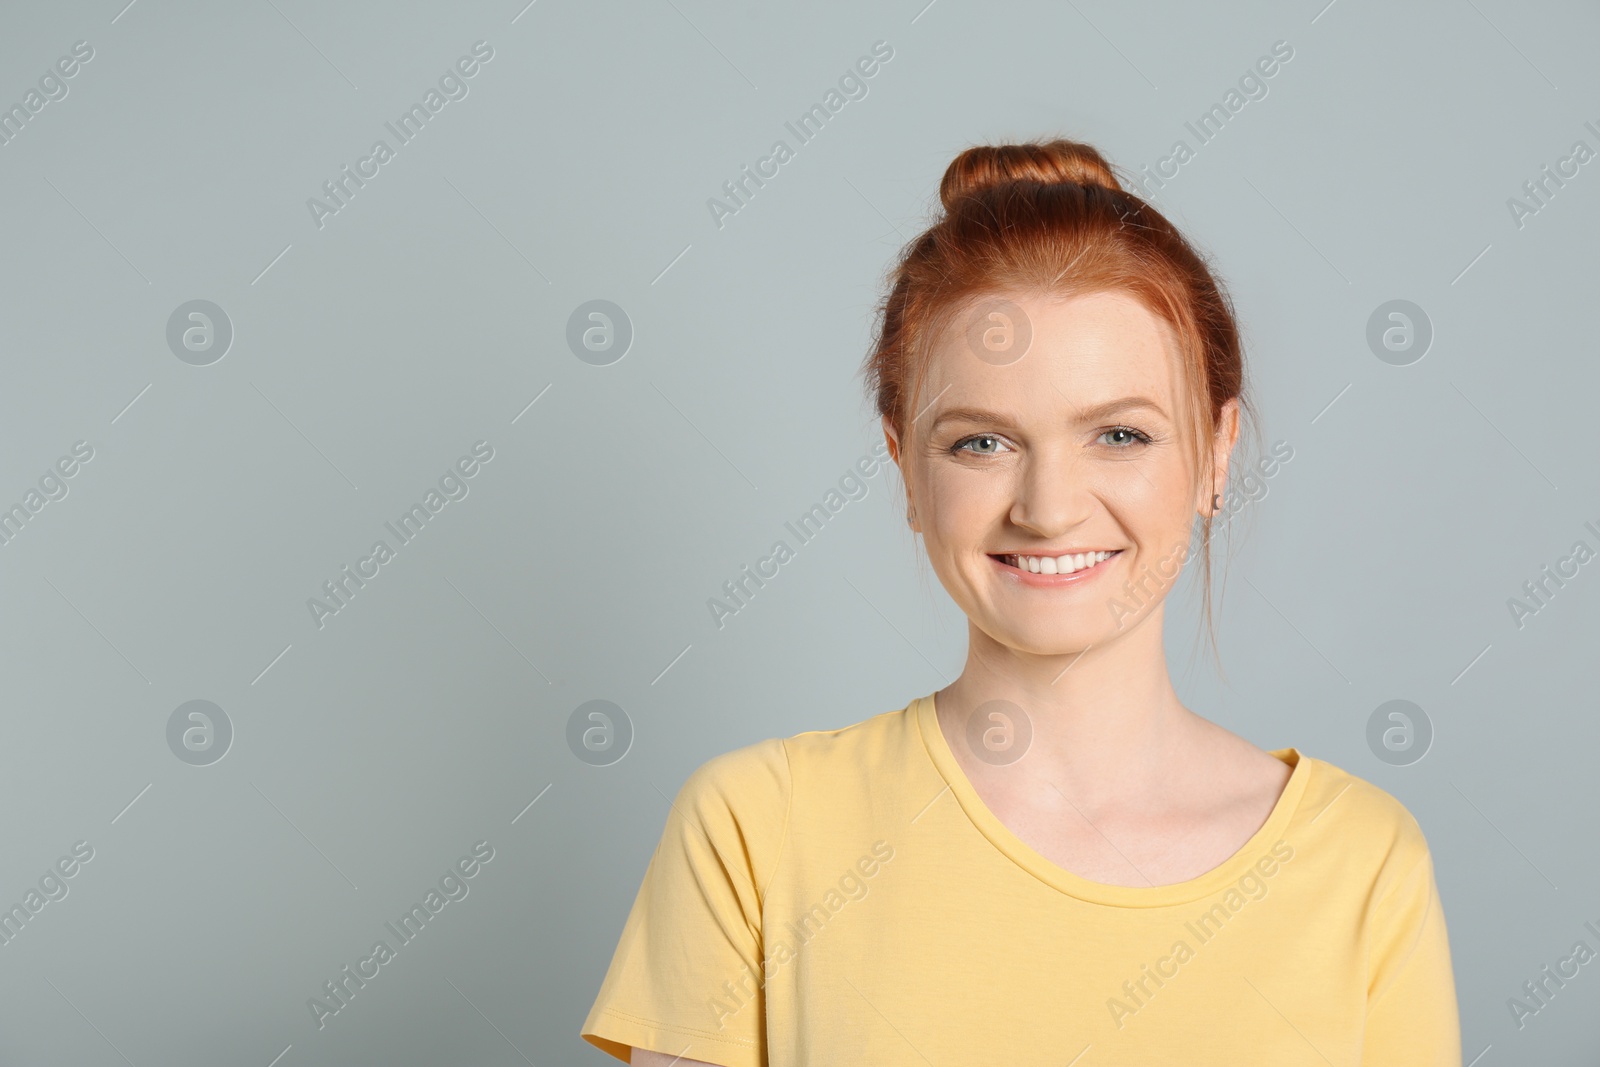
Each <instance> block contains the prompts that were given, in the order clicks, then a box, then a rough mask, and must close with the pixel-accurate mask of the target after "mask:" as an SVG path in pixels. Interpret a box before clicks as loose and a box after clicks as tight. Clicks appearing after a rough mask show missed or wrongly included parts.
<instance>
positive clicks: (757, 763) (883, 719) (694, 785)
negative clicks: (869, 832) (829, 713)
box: [677, 706, 917, 816]
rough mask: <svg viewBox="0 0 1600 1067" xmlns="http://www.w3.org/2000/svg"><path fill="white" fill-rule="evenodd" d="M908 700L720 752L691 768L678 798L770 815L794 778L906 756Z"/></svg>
mask: <svg viewBox="0 0 1600 1067" xmlns="http://www.w3.org/2000/svg"><path fill="white" fill-rule="evenodd" d="M916 729H917V726H916V723H915V722H914V721H912V720H911V718H910V715H909V706H908V707H907V708H901V709H898V710H896V711H888V712H883V713H882V714H878V715H874V716H872V717H870V718H867V719H863V720H861V721H859V722H856V723H852V724H850V725H848V726H843V727H839V728H836V729H824V730H806V731H803V732H801V733H796V734H791V735H789V736H787V737H771V738H767V739H766V740H763V741H757V742H755V743H754V744H749V745H745V746H743V747H741V748H736V749H733V750H732V751H729V752H724V753H721V754H720V755H716V756H713V757H711V758H710V759H708V760H706V761H705V762H704V763H701V764H700V765H699V766H698V767H696V768H695V769H694V771H693V772H691V773H690V775H689V777H688V778H687V780H685V782H684V784H683V788H682V790H680V792H679V798H678V801H677V803H678V804H679V805H680V806H686V811H685V813H686V814H687V813H688V809H689V808H690V807H692V808H693V809H695V810H697V811H700V812H702V813H704V814H709V813H711V812H714V811H717V810H723V811H730V812H735V813H738V812H749V813H752V814H760V815H767V816H770V815H771V814H772V813H773V812H774V811H775V810H778V809H787V807H788V806H789V804H790V801H791V799H792V797H793V795H794V793H795V792H796V789H797V784H798V785H802V786H814V785H817V784H819V783H820V784H826V783H827V782H829V781H832V782H835V783H838V784H843V783H845V782H846V781H860V780H861V779H862V778H863V777H866V776H867V772H870V770H871V769H872V768H873V767H874V765H875V764H879V763H886V762H889V761H895V762H898V763H900V764H904V762H905V752H906V748H905V746H906V743H907V742H908V740H912V739H915V735H914V731H915V730H916Z"/></svg>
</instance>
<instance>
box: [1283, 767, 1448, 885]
mask: <svg viewBox="0 0 1600 1067" xmlns="http://www.w3.org/2000/svg"><path fill="white" fill-rule="evenodd" d="M1300 758H1301V759H1303V760H1307V761H1309V763H1310V766H1309V767H1307V768H1306V769H1307V770H1308V771H1310V772H1311V774H1310V775H1309V777H1308V779H1307V782H1306V791H1305V795H1304V796H1303V797H1302V798H1301V801H1300V810H1299V812H1298V813H1297V815H1298V818H1297V819H1296V820H1295V822H1296V824H1297V826H1296V828H1297V829H1298V828H1304V829H1303V832H1304V833H1305V834H1306V836H1307V837H1308V838H1310V839H1313V840H1319V839H1320V840H1324V841H1325V840H1327V835H1333V836H1334V837H1336V838H1337V841H1336V845H1337V848H1338V850H1339V851H1340V853H1341V854H1342V855H1344V857H1345V858H1346V861H1347V862H1349V863H1352V864H1353V865H1354V866H1356V867H1357V868H1361V869H1366V870H1368V871H1370V872H1371V873H1372V876H1373V885H1372V889H1373V892H1374V893H1375V895H1376V896H1377V897H1379V898H1381V897H1383V896H1385V895H1387V893H1388V891H1389V890H1390V889H1392V888H1394V886H1395V885H1397V884H1398V883H1399V882H1400V881H1401V880H1402V879H1404V878H1406V877H1407V876H1409V875H1411V874H1413V873H1416V872H1418V871H1419V869H1422V868H1423V865H1424V864H1429V865H1430V866H1429V867H1428V868H1427V870H1428V871H1429V873H1431V856H1430V853H1429V849H1428V839H1427V835H1426V834H1424V832H1423V829H1422V825H1421V824H1420V823H1419V822H1418V821H1417V819H1416V816H1414V815H1413V814H1412V813H1411V811H1410V809H1408V808H1407V807H1406V806H1405V804H1403V803H1402V802H1401V801H1400V799H1399V798H1398V797H1396V796H1394V795H1393V794H1392V793H1390V792H1388V791H1387V790H1385V789H1383V788H1382V787H1380V786H1377V785H1375V784H1373V783H1372V782H1369V781H1367V780H1366V779H1365V778H1362V777H1360V776H1358V775H1355V774H1352V773H1350V772H1349V771H1347V770H1345V769H1344V768H1343V767H1340V766H1339V765H1337V764H1334V763H1330V762H1328V761H1327V760H1323V759H1318V758H1316V757H1313V756H1306V755H1304V754H1302V755H1301V757H1300Z"/></svg>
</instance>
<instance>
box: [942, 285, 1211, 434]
mask: <svg viewBox="0 0 1600 1067" xmlns="http://www.w3.org/2000/svg"><path fill="white" fill-rule="evenodd" d="M997 300H1003V301H1006V302H1007V303H1006V304H998V303H997ZM997 308H998V309H999V312H998V317H996V316H995V315H991V314H989V313H990V312H991V311H993V310H995V309H997ZM1013 319H1015V320H1016V321H1012V320H1013ZM986 330H988V331H991V332H989V333H988V334H987V337H988V340H987V341H986V340H985V331H986ZM1024 337H1026V344H1027V347H1026V349H1025V350H1024V352H1023V354H1022V356H1021V357H1020V358H1014V359H1011V360H1010V361H1009V362H1008V361H1007V359H1008V357H1007V356H1006V355H1005V354H1004V346H1005V345H1006V344H1008V343H1017V341H1018V339H1021V338H1024ZM986 344H994V345H998V346H999V347H1000V350H1001V355H999V356H998V357H997V356H996V353H995V352H994V351H993V350H992V349H991V350H988V351H985V350H984V346H985V345H986ZM1180 372H1181V363H1180V349H1179V345H1178V339H1177V335H1176V333H1175V331H1173V329H1172V327H1171V326H1170V325H1169V324H1168V323H1167V322H1166V320H1165V319H1162V318H1161V317H1160V316H1158V315H1156V314H1154V313H1153V312H1151V311H1150V310H1149V309H1148V308H1146V307H1145V305H1144V304H1143V303H1142V302H1140V301H1139V299H1138V298H1137V297H1134V296H1132V295H1131V294H1128V293H1124V292H1097V293H1086V294H1080V295H1076V296H1070V297H1061V296H1052V295H1048V294H1027V293H1000V294H992V295H990V296H987V297H984V298H979V299H977V300H975V301H973V302H972V303H971V305H970V306H969V307H966V308H963V309H962V310H961V311H960V312H959V313H958V314H957V315H956V316H954V318H953V319H952V321H951V324H950V326H949V327H948V328H946V330H945V331H944V333H943V335H942V336H941V338H940V340H939V342H938V343H937V344H936V345H935V346H934V348H933V350H932V351H931V352H930V363H929V367H928V377H927V381H926V384H925V386H924V389H923V393H922V399H921V401H920V403H919V405H918V408H917V410H919V411H920V410H922V408H923V406H925V405H928V404H929V402H930V400H933V398H934V397H936V396H937V397H938V399H937V400H935V401H933V403H932V407H933V409H934V410H937V409H939V408H943V407H952V406H964V405H967V404H970V403H973V402H974V401H991V402H994V403H996V404H1002V403H1003V405H1004V406H1005V407H1007V408H1009V409H1011V410H1051V411H1059V410H1060V409H1061V408H1063V407H1088V406H1091V405H1094V404H1096V403H1099V402H1101V401H1104V400H1107V399H1110V398H1113V397H1120V396H1128V395H1133V394H1141V395H1144V396H1148V397H1151V398H1153V399H1155V400H1157V401H1158V402H1160V403H1161V405H1162V407H1163V408H1165V410H1166V411H1167V412H1168V413H1172V412H1174V411H1176V410H1177V408H1176V403H1175V401H1176V398H1177V396H1178V395H1179V393H1180V391H1181V389H1182V379H1181V374H1180ZM930 386H931V388H930Z"/></svg>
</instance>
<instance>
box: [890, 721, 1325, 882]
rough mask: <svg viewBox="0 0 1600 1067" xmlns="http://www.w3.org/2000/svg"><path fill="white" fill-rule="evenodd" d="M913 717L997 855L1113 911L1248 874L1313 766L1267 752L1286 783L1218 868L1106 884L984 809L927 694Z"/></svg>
mask: <svg viewBox="0 0 1600 1067" xmlns="http://www.w3.org/2000/svg"><path fill="white" fill-rule="evenodd" d="M912 714H913V717H914V718H915V719H916V722H917V728H918V730H919V732H920V733H921V734H922V742H923V747H924V748H925V749H926V750H927V752H928V756H929V758H930V759H931V760H932V761H933V764H934V767H935V769H937V771H938V772H939V776H940V777H942V778H943V779H944V780H945V783H946V784H947V785H948V786H949V787H950V792H951V793H952V794H953V795H954V796H955V798H956V801H957V802H958V803H959V804H960V805H961V808H962V810H963V811H964V812H966V815H967V818H968V819H969V820H971V822H972V823H973V825H974V826H976V827H977V829H978V830H979V831H980V832H981V833H982V834H983V835H984V836H985V837H986V838H988V839H989V841H990V842H991V843H992V844H993V845H994V846H995V847H996V848H997V849H999V850H1000V852H1001V853H1003V854H1004V855H1005V856H1007V857H1008V858H1009V859H1010V860H1011V861H1012V862H1014V863H1016V864H1017V865H1018V866H1019V867H1021V868H1023V869H1024V870H1026V871H1028V872H1029V873H1030V874H1032V875H1034V876H1035V877H1036V878H1038V879H1039V880H1040V881H1042V882H1044V883H1045V884H1046V885H1049V886H1051V887H1053V888H1055V889H1057V890H1059V891H1061V892H1062V893H1065V894H1067V895H1068V896H1072V897H1076V898H1077V899H1079V900H1084V901H1088V902H1090V903H1093V904H1106V905H1110V906H1113V907H1122V908H1156V907H1164V906H1167V905H1172V904H1185V903H1189V902H1190V901H1194V900H1198V899H1200V898H1202V897H1205V896H1208V895H1210V894H1212V893H1214V892H1216V891H1217V890H1219V889H1222V888H1223V887H1224V886H1226V885H1228V884H1229V883H1231V882H1235V881H1237V880H1238V879H1239V878H1240V877H1241V876H1243V875H1244V874H1245V873H1246V872H1247V871H1249V870H1252V869H1254V868H1255V865H1256V863H1257V861H1258V860H1260V859H1261V857H1262V856H1263V855H1269V854H1270V849H1271V848H1272V846H1273V845H1274V844H1276V843H1277V841H1278V839H1279V838H1281V837H1282V836H1283V831H1284V830H1285V829H1286V828H1287V827H1288V825H1289V821H1290V819H1292V818H1293V817H1294V813H1295V810H1296V809H1297V808H1298V807H1299V805H1300V800H1301V798H1302V797H1303V796H1304V795H1305V791H1306V781H1307V779H1308V778H1309V777H1310V774H1311V764H1312V763H1313V762H1314V761H1313V760H1310V759H1307V758H1306V757H1305V756H1303V755H1302V754H1301V753H1300V750H1299V749H1296V748H1292V747H1291V748H1280V749H1273V750H1271V754H1272V755H1273V756H1276V757H1277V758H1278V759H1280V760H1282V761H1283V762H1284V763H1286V764H1288V765H1289V766H1290V767H1291V768H1293V769H1292V770H1291V771H1290V773H1289V781H1288V782H1287V783H1286V784H1285V785H1284V787H1283V792H1282V793H1281V794H1279V796H1278V802H1277V803H1276V804H1275V805H1273V808H1272V813H1271V814H1270V815H1268V816H1267V821H1266V822H1264V823H1263V824H1262V825H1261V828H1260V829H1258V830H1257V831H1256V832H1255V834H1254V835H1252V836H1251V838H1250V840H1248V841H1246V842H1245V843H1244V845H1243V846H1242V847H1241V848H1240V849H1239V850H1238V851H1237V852H1235V853H1234V854H1233V855H1232V856H1229V857H1228V858H1227V859H1226V860H1223V861H1222V863H1221V864H1219V865H1218V866H1216V867H1213V868H1212V869H1211V870H1209V871H1207V872H1206V873H1204V874H1202V875H1199V876H1198V877H1195V878H1191V879H1189V880H1188V881H1185V882H1174V883H1172V884H1171V885H1159V886H1121V885H1109V884H1107V883H1104V882H1095V881H1091V880H1090V879H1087V878H1083V877H1081V876H1079V875H1076V874H1073V873H1072V872H1071V871H1069V870H1067V869H1066V868H1064V867H1060V866H1058V865H1057V864H1054V863H1052V862H1050V861H1049V860H1048V859H1046V858H1045V857H1044V856H1043V855H1041V854H1040V853H1038V852H1037V851H1035V850H1034V848H1033V847H1032V846H1031V845H1029V844H1028V843H1027V842H1025V841H1023V840H1022V839H1021V838H1020V837H1018V836H1017V835H1016V834H1014V833H1012V832H1011V830H1010V829H1009V828H1008V827H1007V826H1006V825H1005V823H1003V822H1001V821H1000V819H999V818H998V817H997V816H996V815H995V814H994V813H993V812H992V811H990V810H989V807H988V805H986V804H985V803H984V802H983V799H982V798H981V797H979V796H978V792H977V790H976V789H974V788H973V786H972V782H971V781H970V780H968V778H967V775H966V772H965V771H963V770H962V769H961V765H960V764H959V763H957V762H956V757H955V753H953V752H951V751H950V744H949V742H948V741H946V740H945V736H944V731H943V730H941V729H940V728H939V720H938V716H937V713H936V711H935V705H934V694H931V693H930V694H928V695H927V696H922V697H918V698H917V699H916V700H914V701H912Z"/></svg>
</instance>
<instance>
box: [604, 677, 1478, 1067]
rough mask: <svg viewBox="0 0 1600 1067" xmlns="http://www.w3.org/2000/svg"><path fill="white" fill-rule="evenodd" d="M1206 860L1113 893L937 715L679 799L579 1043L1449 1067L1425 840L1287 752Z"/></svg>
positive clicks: (799, 741) (782, 752)
mask: <svg viewBox="0 0 1600 1067" xmlns="http://www.w3.org/2000/svg"><path fill="white" fill-rule="evenodd" d="M1272 754H1273V755H1274V756H1276V757H1278V758H1279V759H1281V760H1283V761H1284V762H1285V763H1287V764H1289V765H1290V766H1291V767H1292V768H1293V771H1292V773H1291V774H1290V777H1289V782H1288V785H1287V786H1286V787H1285V788H1284V791H1283V794H1282V796H1281V797H1280V798H1279V800H1278V803H1277V805H1276V807H1274V808H1273V811H1272V814H1271V815H1270V816H1269V817H1268V818H1267V821H1266V823H1265V824H1264V825H1263V826H1262V827H1261V829H1260V830H1259V831H1257V832H1256V834H1255V836H1253V837H1252V838H1251V839H1250V841H1249V842H1248V843H1247V844H1246V845H1245V846H1244V847H1243V848H1242V849H1240V850H1239V852H1237V853H1236V854H1235V855H1234V856H1232V857H1231V858H1230V859H1228V860H1227V861H1225V862H1224V863H1223V864H1222V865H1221V866H1219V867H1217V868H1215V869H1213V870H1211V871H1209V872H1207V873H1206V874H1203V875H1201V876H1200V877H1198V878H1194V879H1191V880H1189V881H1187V882H1180V883H1177V884H1175V885H1163V886H1154V887H1150V886H1146V887H1126V886H1112V885H1105V884H1101V883H1098V882H1092V881H1089V880H1087V879H1084V878H1080V877H1078V876H1076V875H1074V874H1072V873H1070V872H1068V871H1066V870H1064V869H1063V868H1061V867H1059V866H1057V865H1055V864H1053V863H1051V862H1050V861H1048V860H1046V859H1045V858H1044V857H1043V856H1041V855H1040V854H1039V853H1038V852H1036V851H1034V850H1033V849H1032V848H1031V847H1029V846H1028V845H1027V844H1025V843H1024V842H1023V841H1022V840H1021V839H1020V838H1019V837H1017V836H1016V835H1015V834H1013V833H1012V832H1011V831H1010V830H1008V829H1007V828H1006V827H1005V825H1004V824H1003V823H1001V822H1000V821H999V819H997V818H996V817H995V816H994V814H993V813H991V812H990V811H989V810H988V808H987V807H985V806H984V804H983V802H982V801H981V800H980V799H979V797H978V795H977V793H976V792H975V791H974V790H973V788H972V785H971V783H970V782H969V781H968V779H967V778H966V776H965V774H964V772H963V771H962V770H961V769H960V766H959V764H957V763H956V759H955V756H954V755H953V754H952V752H951V751H950V747H949V745H948V743H947V742H946V741H945V738H944V734H943V733H942V732H941V731H940V729H939V725H938V722H937V720H936V718H935V716H934V701H933V697H932V696H931V695H930V696H925V697H920V698H918V699H916V700H914V701H912V702H911V703H910V704H909V705H908V706H907V707H905V708H903V709H900V710H898V711H892V712H885V713H884V714H881V715H878V716H875V717H873V718H870V719H867V720H866V721H864V722H860V723H857V724H855V725H853V726H849V727H846V728H844V729H839V730H813V731H808V732H806V733H801V734H797V735H795V736H793V737H789V738H784V739H779V738H774V739H771V740H767V741H762V742H760V743H758V744H754V745H750V746H748V747H745V748H741V749H737V750H735V751H733V752H728V753H726V754H724V755H721V756H717V757H715V758H714V759H711V760H709V761H707V762H706V763H704V764H702V765H701V766H700V767H699V768H698V769H697V770H696V771H695V772H694V773H693V774H692V775H691V776H690V777H689V779H688V781H687V782H685V783H684V785H683V788H682V789H681V790H680V791H679V793H678V796H677V799H676V800H675V801H674V803H673V806H672V810H671V811H670V812H669V813H668V816H667V823H666V829H665V830H664V832H663V833H662V836H661V841H660V843H659V845H658V846H657V847H656V851H655V854H654V855H653V856H652V858H651V860H650V865H649V867H648V869H647V870H646V872H645V877H644V882H643V885H642V886H641V887H640V889H639V893H638V896H637V898H636V899H635V900H634V903H633V908H632V910H631V911H630V913H629V915H628V919H627V923H626V924H625V926H624V927H623V931H622V938H621V941H620V943H619V944H618V946H617V950H616V953H615V955H614V956H613V958H612V961H611V966H610V969H609V970H608V971H607V972H606V976H605V980H604V982H603V983H602V985H601V987H600V993H599V996H598V997H597V998H596V1000H595V1002H594V1006H593V1007H592V1008H591V1009H590V1011H589V1016H588V1018H587V1019H586V1020H585V1021H584V1024H583V1030H582V1036H583V1037H584V1039H585V1040H587V1041H589V1042H590V1043H591V1044H593V1045H595V1046H597V1047H598V1048H601V1049H603V1050H605V1051H606V1052H609V1053H611V1054H612V1055H613V1056H615V1057H617V1058H618V1059H621V1060H623V1061H624V1062H627V1061H628V1059H629V1056H630V1051H629V1050H630V1047H639V1048H647V1049H654V1050H656V1051H660V1052H665V1053H668V1054H670V1055H682V1056H684V1057H686V1058H688V1059H695V1060H704V1061H706V1062H708V1063H714V1064H722V1065H725V1067H843V1065H851V1067H854V1065H856V1064H870V1065H872V1067H899V1065H905V1067H928V1065H929V1064H934V1065H938V1067H943V1065H946V1064H948V1065H952V1067H954V1065H960V1067H966V1065H971V1064H991V1063H1005V1064H1024V1063H1057V1064H1066V1063H1071V1064H1073V1065H1074V1067H1155V1065H1158V1064H1182V1065H1184V1067H1223V1065H1227V1067H1242V1065H1252V1064H1260V1065H1271V1067H1296V1065H1300V1064H1304V1065H1306V1067H1347V1065H1348V1067H1357V1065H1360V1067H1461V1034H1460V1024H1459V1017H1458V1008H1457V1004H1456V996H1455V980H1454V977H1453V974H1452V972H1451V965H1450V944H1449V940H1448V937H1447V934H1446V930H1445V922H1444V914H1443V911H1442V910H1441V907H1440V902H1439V893H1438V889H1437V887H1436V885H1435V882H1434V875H1433V862H1432V858H1431V856H1430V855H1429V852H1428V846H1427V842H1426V841H1425V840H1424V838H1423V834H1422V830H1421V828H1420V827H1419V826H1418V825H1417V822H1416V820H1415V819H1414V818H1413V817H1412V816H1411V814H1410V812H1408V811H1407V810H1406V809H1405V807H1404V806H1403V805H1401V803H1400V802H1399V801H1398V800H1396V799H1395V798H1394V797H1393V796H1391V795H1390V794H1388V793H1386V792H1384V791H1383V790H1382V789H1379V788H1378V787H1376V786H1374V785H1372V784H1370V783H1368V782H1366V781H1364V780H1362V779H1360V778H1357V777H1355V776H1353V775H1351V774H1349V773H1347V772H1345V771H1344V770H1341V769H1340V768H1338V767H1336V766H1334V765H1333V764H1331V763H1326V762H1324V761H1322V760H1319V759H1315V758H1312V757H1309V756H1304V755H1302V754H1301V753H1300V752H1299V751H1297V750H1296V749H1293V748H1287V749H1280V750H1277V751H1275V752H1273V753H1272Z"/></svg>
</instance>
